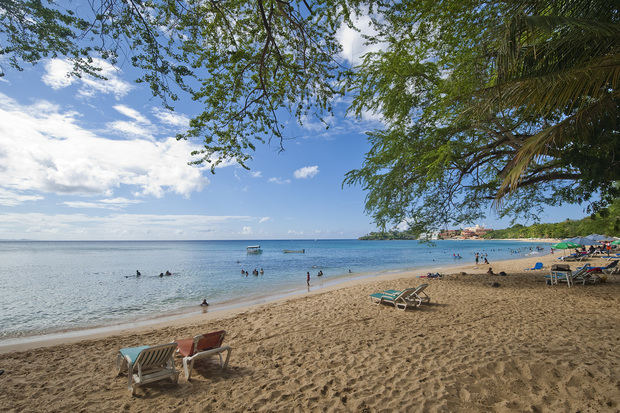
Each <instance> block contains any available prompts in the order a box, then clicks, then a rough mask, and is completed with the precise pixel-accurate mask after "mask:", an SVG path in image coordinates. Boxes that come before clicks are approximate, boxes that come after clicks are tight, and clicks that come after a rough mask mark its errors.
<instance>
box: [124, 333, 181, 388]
mask: <svg viewBox="0 0 620 413" xmlns="http://www.w3.org/2000/svg"><path fill="white" fill-rule="evenodd" d="M176 348H177V343H168V344H160V345H158V346H152V347H150V346H140V347H129V348H122V349H120V351H119V352H118V356H117V357H116V368H117V370H118V374H119V375H120V374H122V373H124V372H125V371H127V378H128V388H129V390H131V394H132V396H133V395H134V394H135V391H136V388H137V387H138V386H141V385H143V384H146V383H151V382H154V381H158V380H164V379H170V380H171V381H172V382H173V383H177V382H178V379H179V372H178V371H176V369H175V368H174V357H173V356H174V351H175V350H176Z"/></svg>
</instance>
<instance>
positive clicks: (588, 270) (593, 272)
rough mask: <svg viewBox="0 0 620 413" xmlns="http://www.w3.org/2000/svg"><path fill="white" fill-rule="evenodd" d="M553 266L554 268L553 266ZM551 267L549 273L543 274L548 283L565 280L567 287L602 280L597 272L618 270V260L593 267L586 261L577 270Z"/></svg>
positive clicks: (606, 272)
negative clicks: (603, 265)
mask: <svg viewBox="0 0 620 413" xmlns="http://www.w3.org/2000/svg"><path fill="white" fill-rule="evenodd" d="M554 267H555V268H554ZM554 267H552V268H551V273H550V274H548V275H545V279H546V280H547V284H548V285H557V284H558V283H560V282H565V283H566V284H567V285H568V286H569V287H571V286H573V285H575V284H583V285H585V284H598V283H600V282H601V281H602V278H601V277H600V276H599V275H598V274H613V273H616V272H617V271H618V261H617V260H616V261H613V262H611V263H609V264H608V265H606V266H605V267H593V266H591V265H590V264H589V263H586V264H585V265H584V266H582V267H578V268H577V270H575V271H572V270H571V269H570V267H568V266H567V267H565V268H557V266H554Z"/></svg>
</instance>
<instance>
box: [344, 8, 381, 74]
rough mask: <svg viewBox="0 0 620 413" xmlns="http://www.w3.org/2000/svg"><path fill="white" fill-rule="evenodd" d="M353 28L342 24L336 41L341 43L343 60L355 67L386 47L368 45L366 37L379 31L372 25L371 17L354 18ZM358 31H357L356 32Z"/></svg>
mask: <svg viewBox="0 0 620 413" xmlns="http://www.w3.org/2000/svg"><path fill="white" fill-rule="evenodd" d="M352 21H353V26H354V27H349V26H348V25H347V23H345V22H343V23H341V24H340V27H339V28H338V31H337V32H336V39H337V40H338V41H339V42H340V46H341V47H342V52H341V53H340V55H341V56H342V58H343V59H345V60H348V61H349V62H350V63H351V64H353V65H359V64H360V63H362V61H363V59H364V56H365V55H366V54H367V53H371V52H377V51H379V50H381V49H382V48H383V47H385V46H384V45H383V44H381V43H378V44H368V42H367V40H366V39H364V36H365V35H366V36H373V35H376V34H377V31H376V30H375V29H374V28H373V27H372V25H371V19H370V17H369V16H367V15H366V16H358V17H357V18H353V19H352ZM356 29H357V30H356Z"/></svg>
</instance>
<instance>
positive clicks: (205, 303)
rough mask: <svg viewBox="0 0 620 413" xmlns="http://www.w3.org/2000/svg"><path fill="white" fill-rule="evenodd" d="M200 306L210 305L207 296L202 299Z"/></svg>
mask: <svg viewBox="0 0 620 413" xmlns="http://www.w3.org/2000/svg"><path fill="white" fill-rule="evenodd" d="M200 306H201V307H208V306H209V303H208V302H207V299H206V298H203V299H202V303H200Z"/></svg>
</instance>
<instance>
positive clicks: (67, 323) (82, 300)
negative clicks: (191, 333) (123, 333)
mask: <svg viewBox="0 0 620 413" xmlns="http://www.w3.org/2000/svg"><path fill="white" fill-rule="evenodd" d="M255 244H260V245H261V248H262V250H263V253H262V254H257V255H254V254H247V253H246V246H248V245H255ZM536 245H541V244H534V243H525V242H517V241H474V240H472V241H449V240H447V241H437V242H435V244H431V245H429V244H421V243H419V242H417V241H359V240H291V241H282V240H278V241H125V242H123V241H105V242H98V241H89V242H43V241H36V242H30V241H17V242H13V241H3V242H0V339H3V338H5V339H6V338H15V337H20V336H24V335H33V334H44V333H51V332H57V331H62V330H68V329H79V328H86V327H93V326H102V325H108V324H114V323H120V322H126V321H133V320H139V319H144V318H149V317H156V316H160V315H162V314H170V313H179V312H183V311H186V310H187V308H197V307H196V306H197V305H198V304H199V303H200V302H201V300H202V299H203V298H206V299H207V300H208V301H209V303H210V304H211V305H212V307H210V309H211V308H214V307H218V306H220V307H224V306H226V305H230V304H231V303H235V302H248V301H251V300H255V299H259V298H262V299H264V298H269V297H274V296H278V295H283V294H287V293H292V292H296V291H305V290H306V288H307V287H306V272H307V271H309V272H310V274H311V276H312V280H311V288H313V289H315V288H320V287H321V286H324V285H326V284H329V283H334V282H338V281H341V280H346V279H349V278H351V277H359V276H372V275H376V274H380V273H384V272H386V271H394V270H400V269H412V268H419V267H428V266H433V268H440V267H442V266H447V265H454V264H460V263H463V264H464V263H473V262H474V253H475V252H481V253H486V254H488V258H489V261H490V262H491V264H492V263H493V261H494V260H500V259H508V258H517V257H520V256H525V255H527V254H532V253H534V254H536V253H537V252H536V248H535V247H536ZM284 249H288V250H300V249H305V251H306V252H305V253H304V254H285V253H283V250H284ZM546 250H547V249H546ZM532 251H533V252H532ZM455 253H458V254H460V255H461V256H462V257H463V259H460V260H458V259H454V258H453V254H455ZM255 268H256V269H258V270H260V269H261V268H263V269H264V275H259V276H253V275H252V270H253V269H255ZM242 269H244V270H246V271H249V273H250V275H249V276H247V277H246V276H242V275H241V270H242ZM136 270H140V272H141V273H142V276H141V277H139V278H138V277H135V274H136ZM319 270H321V271H323V273H324V276H323V277H321V278H318V277H316V274H317V273H318V271H319ZM349 270H351V273H349ZM166 271H170V272H172V273H173V275H172V276H169V277H166V276H164V277H159V274H160V273H162V272H166ZM213 306H214V307H213Z"/></svg>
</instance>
